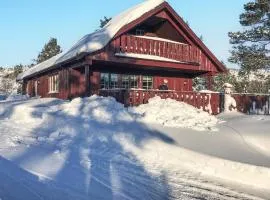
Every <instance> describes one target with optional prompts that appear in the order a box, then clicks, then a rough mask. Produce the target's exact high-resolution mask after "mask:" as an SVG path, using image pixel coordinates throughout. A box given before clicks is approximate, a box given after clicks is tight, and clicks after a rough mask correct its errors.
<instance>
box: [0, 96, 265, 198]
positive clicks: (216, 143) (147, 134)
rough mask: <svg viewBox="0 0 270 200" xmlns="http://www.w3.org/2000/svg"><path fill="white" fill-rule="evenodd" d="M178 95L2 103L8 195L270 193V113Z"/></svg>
mask: <svg viewBox="0 0 270 200" xmlns="http://www.w3.org/2000/svg"><path fill="white" fill-rule="evenodd" d="M219 118H220V119H219V120H217V119H216V118H215V117H213V116H210V115H208V114H207V113H204V112H202V111H200V110H197V109H195V108H193V107H191V106H188V105H186V104H183V103H178V102H174V101H173V100H166V101H165V100H160V99H158V98H155V99H152V101H150V103H149V104H148V105H143V106H140V107H138V108H135V109H126V108H124V107H123V106H122V105H121V104H118V103H116V102H115V100H114V99H113V98H102V97H98V96H93V97H90V98H84V99H81V98H77V99H74V100H73V101H71V102H68V101H62V100H58V99H32V100H24V101H9V102H0V199H1V200H6V199H89V197H92V199H269V197H270V189H269V185H270V150H269V146H270V133H269V128H270V123H269V122H270V118H269V117H267V116H245V115H240V114H233V115H221V116H219Z"/></svg>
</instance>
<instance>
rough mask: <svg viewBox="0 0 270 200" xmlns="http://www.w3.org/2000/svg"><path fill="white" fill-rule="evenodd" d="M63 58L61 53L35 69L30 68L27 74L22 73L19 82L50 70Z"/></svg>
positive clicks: (18, 77) (18, 78)
mask: <svg viewBox="0 0 270 200" xmlns="http://www.w3.org/2000/svg"><path fill="white" fill-rule="evenodd" d="M61 56H63V53H60V54H58V55H56V56H53V57H51V58H50V59H48V60H46V61H44V62H42V63H39V64H37V65H35V66H34V67H31V68H29V69H28V70H26V71H25V72H23V73H20V74H19V75H18V76H17V81H20V80H23V79H24V78H25V77H28V76H30V75H32V74H36V73H38V72H41V71H43V70H45V69H48V68H50V67H52V66H54V65H55V64H56V61H57V59H59V58H60V57H61Z"/></svg>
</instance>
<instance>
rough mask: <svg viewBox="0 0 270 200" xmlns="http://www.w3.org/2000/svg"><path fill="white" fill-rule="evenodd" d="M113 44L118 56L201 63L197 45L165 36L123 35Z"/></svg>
mask: <svg viewBox="0 0 270 200" xmlns="http://www.w3.org/2000/svg"><path fill="white" fill-rule="evenodd" d="M113 45H114V48H115V55H116V56H124V57H133V58H141V59H150V60H159V61H166V62H178V63H187V64H193V65H200V59H201V51H200V50H199V49H198V48H197V47H193V46H190V45H188V44H184V43H179V42H175V41H171V40H166V39H163V38H156V37H147V36H135V35H122V36H121V37H120V38H119V39H117V40H115V41H114V44H113Z"/></svg>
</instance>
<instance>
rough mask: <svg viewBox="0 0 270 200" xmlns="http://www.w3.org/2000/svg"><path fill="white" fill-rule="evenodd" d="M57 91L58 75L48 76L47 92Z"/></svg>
mask: <svg viewBox="0 0 270 200" xmlns="http://www.w3.org/2000/svg"><path fill="white" fill-rule="evenodd" d="M58 91H59V75H58V74H53V75H51V76H49V93H57V92H58Z"/></svg>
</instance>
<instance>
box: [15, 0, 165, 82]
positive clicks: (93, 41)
mask: <svg viewBox="0 0 270 200" xmlns="http://www.w3.org/2000/svg"><path fill="white" fill-rule="evenodd" d="M164 1H165V0H146V1H144V2H143V3H141V4H138V5H136V6H134V7H132V8H130V9H128V10H126V11H124V12H122V13H121V14H119V15H117V16H116V17H114V18H113V19H111V20H110V21H109V22H108V24H107V25H106V26H105V27H104V28H102V29H100V30H98V31H96V32H94V33H91V34H88V35H85V36H84V37H83V38H82V39H80V40H79V41H78V42H77V43H76V44H75V45H74V46H73V47H72V48H71V49H69V50H68V51H66V52H64V53H63V54H61V56H60V55H59V56H56V57H54V58H52V60H51V59H50V60H48V61H45V62H44V63H41V64H38V65H36V66H35V67H34V69H32V68H31V69H29V70H28V71H26V72H25V73H23V74H21V75H20V76H18V78H17V80H22V79H23V78H25V77H27V76H30V75H31V74H33V73H37V72H39V71H42V70H44V69H46V68H49V67H51V66H53V65H56V64H59V63H62V62H64V61H66V60H69V59H72V58H74V57H76V56H77V55H79V54H82V53H93V52H95V51H98V50H100V49H102V48H104V47H105V46H106V45H107V44H108V43H109V42H110V40H111V39H112V38H113V37H114V36H115V35H116V34H117V32H118V31H119V30H120V29H121V28H122V27H124V26H125V25H127V24H129V23H131V22H133V21H134V20H136V19H138V18H140V17H141V16H142V15H143V14H145V13H147V12H149V11H151V10H153V9H155V8H156V7H157V6H159V5H160V4H162V3H163V2H164Z"/></svg>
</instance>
